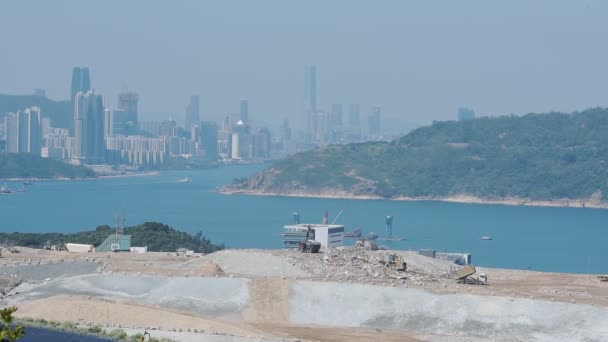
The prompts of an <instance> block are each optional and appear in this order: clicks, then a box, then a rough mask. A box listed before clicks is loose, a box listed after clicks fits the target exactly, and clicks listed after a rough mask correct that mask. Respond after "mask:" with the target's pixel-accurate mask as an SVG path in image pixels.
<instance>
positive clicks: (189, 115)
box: [186, 95, 201, 130]
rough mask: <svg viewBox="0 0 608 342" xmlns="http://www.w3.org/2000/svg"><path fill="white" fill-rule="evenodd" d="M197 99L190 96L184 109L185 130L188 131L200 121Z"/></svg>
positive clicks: (195, 96)
mask: <svg viewBox="0 0 608 342" xmlns="http://www.w3.org/2000/svg"><path fill="white" fill-rule="evenodd" d="M199 111H200V107H199V97H198V96H197V95H193V96H190V103H189V104H188V106H187V107H186V129H187V130H190V126H192V125H198V124H199V123H200V121H201V118H200V115H199Z"/></svg>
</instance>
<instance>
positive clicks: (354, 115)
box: [348, 104, 361, 127]
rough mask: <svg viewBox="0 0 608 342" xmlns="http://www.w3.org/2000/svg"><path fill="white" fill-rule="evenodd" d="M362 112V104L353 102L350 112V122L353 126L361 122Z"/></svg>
mask: <svg viewBox="0 0 608 342" xmlns="http://www.w3.org/2000/svg"><path fill="white" fill-rule="evenodd" d="M360 114H361V106H359V105H358V104H351V105H350V112H349V113H348V123H349V125H350V126H351V127H352V126H359V125H360V124H361V119H360Z"/></svg>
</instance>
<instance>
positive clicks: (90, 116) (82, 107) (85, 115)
mask: <svg viewBox="0 0 608 342" xmlns="http://www.w3.org/2000/svg"><path fill="white" fill-rule="evenodd" d="M104 116H105V110H104V104H103V95H102V94H101V93H98V92H95V91H91V90H89V91H88V92H87V93H78V94H76V98H75V114H74V158H75V159H76V160H78V161H80V162H81V163H83V164H96V163H101V162H103V158H104V152H105V142H104Z"/></svg>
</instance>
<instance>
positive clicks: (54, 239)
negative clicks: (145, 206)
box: [0, 222, 225, 253]
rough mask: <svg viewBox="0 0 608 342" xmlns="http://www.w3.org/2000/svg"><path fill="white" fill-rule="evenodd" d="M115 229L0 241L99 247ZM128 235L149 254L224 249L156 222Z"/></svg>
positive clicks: (6, 236)
mask: <svg viewBox="0 0 608 342" xmlns="http://www.w3.org/2000/svg"><path fill="white" fill-rule="evenodd" d="M114 233H115V229H113V228H111V227H110V226H108V225H103V226H99V227H97V228H96V229H95V230H90V231H82V232H78V233H74V234H62V233H17V232H15V233H0V241H2V242H3V243H5V244H8V245H14V246H21V247H32V248H43V247H44V246H50V245H57V244H61V243H84V244H91V245H94V246H99V245H100V244H101V243H102V242H103V241H104V240H105V239H106V238H107V237H108V236H110V235H112V234H114ZM125 234H128V235H131V245H133V246H147V247H148V251H150V252H175V251H176V250H177V249H178V248H186V249H189V250H193V251H195V252H197V253H212V252H215V251H218V250H220V249H224V248H225V247H224V245H223V244H221V245H217V244H213V243H211V241H210V240H209V239H207V238H206V237H204V236H203V233H202V232H198V233H196V234H194V235H190V234H188V233H186V232H182V231H179V230H176V229H174V228H172V227H170V226H168V225H166V224H163V223H160V222H145V223H143V224H140V225H137V226H133V227H129V228H126V229H125Z"/></svg>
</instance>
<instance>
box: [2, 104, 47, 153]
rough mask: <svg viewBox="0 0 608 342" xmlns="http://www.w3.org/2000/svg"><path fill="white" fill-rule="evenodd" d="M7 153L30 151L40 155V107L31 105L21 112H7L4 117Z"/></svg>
mask: <svg viewBox="0 0 608 342" xmlns="http://www.w3.org/2000/svg"><path fill="white" fill-rule="evenodd" d="M4 126H5V129H6V152H7V153H31V154H35V155H37V156H40V151H41V148H42V125H41V123H40V108H38V107H32V108H28V109H26V110H24V111H23V112H16V113H9V114H7V115H6V117H5V118H4Z"/></svg>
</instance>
